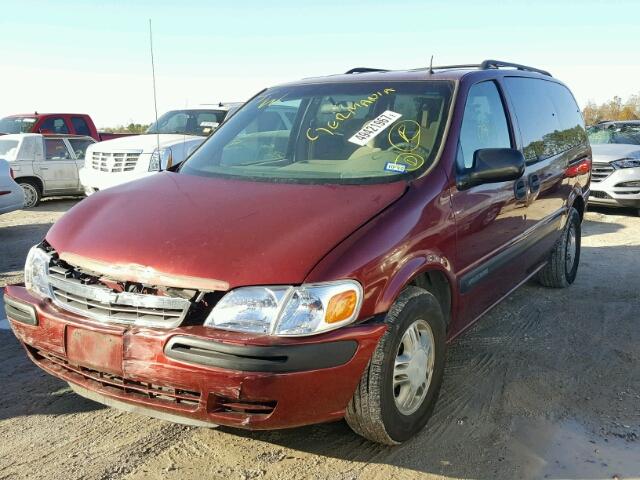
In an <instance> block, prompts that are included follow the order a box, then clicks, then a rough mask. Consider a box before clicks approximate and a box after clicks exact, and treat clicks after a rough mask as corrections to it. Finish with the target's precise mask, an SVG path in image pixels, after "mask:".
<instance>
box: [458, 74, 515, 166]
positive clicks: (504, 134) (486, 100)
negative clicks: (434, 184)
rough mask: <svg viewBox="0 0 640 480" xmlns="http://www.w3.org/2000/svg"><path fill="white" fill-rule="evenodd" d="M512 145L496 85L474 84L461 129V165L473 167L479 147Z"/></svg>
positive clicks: (459, 161) (459, 148)
mask: <svg viewBox="0 0 640 480" xmlns="http://www.w3.org/2000/svg"><path fill="white" fill-rule="evenodd" d="M510 147H511V137H510V136H509V124H508V123H507V117H506V115H505V112H504V106H503V105H502V99H501V98H500V93H499V92H498V88H497V87H496V84H495V83H494V82H492V81H488V82H482V83H478V84H476V85H474V86H472V87H471V88H470V89H469V94H468V96H467V103H466V104H465V107H464V116H463V118H462V127H461V128H460V140H459V143H458V155H457V163H458V168H459V169H460V170H465V169H469V168H472V167H473V158H474V154H475V152H476V151H477V150H481V149H483V148H510Z"/></svg>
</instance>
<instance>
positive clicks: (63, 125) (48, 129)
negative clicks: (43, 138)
mask: <svg viewBox="0 0 640 480" xmlns="http://www.w3.org/2000/svg"><path fill="white" fill-rule="evenodd" d="M40 132H42V133H69V129H68V128H67V122H65V121H64V118H62V117H49V118H47V119H45V120H44V122H42V124H41V125H40Z"/></svg>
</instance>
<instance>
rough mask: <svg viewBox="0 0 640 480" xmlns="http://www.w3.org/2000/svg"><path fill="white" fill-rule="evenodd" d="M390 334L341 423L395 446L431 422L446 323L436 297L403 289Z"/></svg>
mask: <svg viewBox="0 0 640 480" xmlns="http://www.w3.org/2000/svg"><path fill="white" fill-rule="evenodd" d="M385 323H387V324H388V327H389V328H388V330H387V332H386V333H385V334H384V335H383V337H382V339H381V340H380V343H379V344H378V346H377V348H376V350H375V352H374V354H373V356H372V358H371V361H370V362H369V365H368V367H367V369H366V370H365V372H364V373H363V375H362V378H361V379H360V383H359V385H358V387H357V389H356V391H355V393H354V395H353V398H352V399H351V402H350V403H349V406H348V407H347V411H346V414H345V419H346V421H347V423H348V424H349V426H350V427H351V428H352V429H353V430H354V431H355V432H356V433H357V434H359V435H362V436H363V437H365V438H367V439H369V440H371V441H374V442H378V443H384V444H387V445H394V444H398V443H402V442H404V441H405V440H408V439H409V438H411V437H412V436H413V435H415V434H416V433H417V432H418V431H420V430H421V429H422V428H423V427H424V426H425V425H426V423H427V421H428V420H429V417H430V416H431V413H432V412H433V408H434V406H435V402H436V400H437V398H438V393H439V391H440V386H441V384H442V376H443V372H444V362H445V348H446V343H445V330H446V327H445V322H444V318H443V315H442V309H441V308H440V305H439V303H438V301H437V300H436V298H435V297H434V296H433V295H432V294H431V293H429V292H427V291H426V290H423V289H421V288H418V287H407V288H406V289H405V290H404V291H403V292H402V294H401V295H400V296H399V298H398V300H397V301H396V303H395V304H394V305H393V307H392V308H391V309H390V310H389V313H388V314H387V317H386V318H385Z"/></svg>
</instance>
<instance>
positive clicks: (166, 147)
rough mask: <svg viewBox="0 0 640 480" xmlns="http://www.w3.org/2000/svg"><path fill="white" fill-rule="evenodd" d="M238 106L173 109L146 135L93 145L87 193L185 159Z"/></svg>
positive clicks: (84, 179) (84, 177)
mask: <svg viewBox="0 0 640 480" xmlns="http://www.w3.org/2000/svg"><path fill="white" fill-rule="evenodd" d="M238 105H239V104H235V103H233V104H231V103H230V104H222V103H221V104H219V105H217V106H215V107H194V108H188V109H184V110H172V111H169V112H167V113H165V114H164V115H162V116H161V117H160V118H158V121H157V122H156V123H153V124H152V125H151V126H150V127H149V129H148V130H147V132H146V133H145V134H144V135H136V136H134V137H124V138H117V139H114V140H107V141H106V142H100V143H96V144H95V145H92V146H91V147H89V149H88V150H87V155H86V160H85V164H84V167H83V168H82V169H81V170H80V183H82V185H83V186H84V191H85V193H86V194H87V195H91V194H92V193H94V192H96V191H98V190H104V189H105V188H109V187H113V186H115V185H120V184H122V183H125V182H130V181H132V180H137V179H139V178H143V177H146V176H148V175H153V174H154V173H156V172H159V171H161V170H164V169H166V168H169V167H170V166H171V165H175V164H177V163H180V162H182V160H184V159H185V158H186V157H188V156H189V155H190V154H191V153H192V152H193V151H194V150H195V149H196V148H198V147H199V146H200V144H201V143H202V142H204V140H205V139H206V137H207V136H208V135H209V134H211V132H213V131H214V130H215V129H216V128H217V126H218V125H219V124H220V123H222V121H223V120H224V118H225V117H226V116H227V115H228V114H229V112H230V111H233V110H235V109H236V108H237V106H238Z"/></svg>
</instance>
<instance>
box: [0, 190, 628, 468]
mask: <svg viewBox="0 0 640 480" xmlns="http://www.w3.org/2000/svg"><path fill="white" fill-rule="evenodd" d="M74 203H75V201H69V200H65V201H61V200H56V201H47V202H44V203H43V204H42V205H41V206H40V207H38V208H37V209H35V210H31V211H28V212H25V211H21V212H14V213H11V214H6V215H3V216H0V286H2V285H5V284H7V283H11V282H16V281H21V280H22V272H21V269H22V266H23V262H24V259H25V255H26V253H27V250H28V248H29V247H30V246H31V245H32V244H35V243H36V242H37V241H39V240H40V239H41V237H42V236H43V235H44V233H45V232H46V230H47V229H48V228H49V226H50V225H51V224H52V222H54V221H55V220H56V219H57V218H58V217H60V215H62V213H64V211H66V210H67V209H68V208H70V207H71V206H72V205H73V204H74ZM639 291H640V218H638V217H636V216H635V215H634V213H633V212H626V211H616V210H598V211H596V212H589V213H588V214H587V216H586V222H585V224H584V232H583V250H582V261H581V265H580V270H579V273H578V279H577V281H576V283H575V284H574V285H573V286H572V287H571V288H569V289H566V290H548V289H544V288H542V287H540V286H538V285H537V284H535V283H534V282H531V283H529V284H527V285H525V286H524V287H522V288H521V289H519V290H518V291H517V292H516V293H515V294H513V295H512V296H511V297H510V298H509V299H508V300H506V301H505V302H503V303H502V304H501V305H499V306H498V307H497V308H495V309H494V310H493V311H492V312H490V313H489V314H488V315H487V316H485V317H484V318H483V319H482V321H480V322H479V323H478V324H477V325H476V326H475V327H474V328H473V329H472V330H470V331H469V332H468V333H466V334H465V335H464V336H463V337H462V338H460V339H459V340H458V341H457V342H456V343H455V344H454V345H453V346H452V347H451V348H450V350H449V353H448V357H449V358H448V367H447V370H446V373H445V380H444V387H443V391H442V394H441V396H440V400H439V402H438V405H437V406H436V410H435V414H434V417H433V418H432V420H431V421H430V422H429V424H428V426H427V427H426V429H425V430H424V431H422V433H421V434H420V435H418V436H417V437H416V438H415V439H413V440H412V441H410V442H408V443H406V444H405V445H402V446H399V447H395V448H388V447H382V446H378V445H374V444H371V443H368V442H367V441H365V440H363V439H362V438H360V437H358V436H356V435H355V434H353V433H351V431H350V430H349V428H348V427H347V426H346V424H344V423H342V422H338V423H333V424H327V425H318V426H312V427H307V428H300V429H294V430H288V431H276V432H262V433H250V432H242V431H237V430H232V429H226V428H220V429H202V428H191V427H184V426H180V425H174V424H170V423H166V422H162V421H159V420H153V419H149V418H145V417H141V416H136V415H134V414H127V413H121V412H118V411H116V410H112V409H109V408H104V407H102V406H101V405H99V404H96V403H93V402H91V401H88V400H85V399H83V398H81V397H78V396H76V395H75V394H73V393H72V392H71V391H70V389H69V388H68V387H67V385H66V384H65V383H63V382H61V381H59V380H56V379H54V378H52V377H50V376H49V375H46V374H45V373H43V372H41V371H40V370H38V369H37V368H36V367H35V366H33V365H32V364H31V363H30V362H29V361H28V360H27V357H26V356H25V354H24V352H23V351H22V349H21V348H20V346H19V345H18V343H17V341H16V340H15V338H14V336H13V334H12V333H11V331H10V330H7V323H6V320H0V479H33V478H42V479H65V480H72V479H112V478H115V479H127V480H133V479H155V478H163V479H181V478H197V479H199V478H207V479H217V478H220V479H231V480H232V479H254V478H255V479H262V478H268V479H298V478H299V479H302V478H317V479H324V478H331V479H344V480H346V479H360V478H361V479H387V478H394V479H396V478H397V479H408V478H423V479H435V478H471V479H513V478H553V479H560V478H562V479H605V478H615V476H618V477H619V478H625V479H629V478H640V368H638V365H639V364H640V323H639V320H640V294H639ZM0 302H1V300H0ZM2 317H4V311H2V314H0V318H2Z"/></svg>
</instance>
